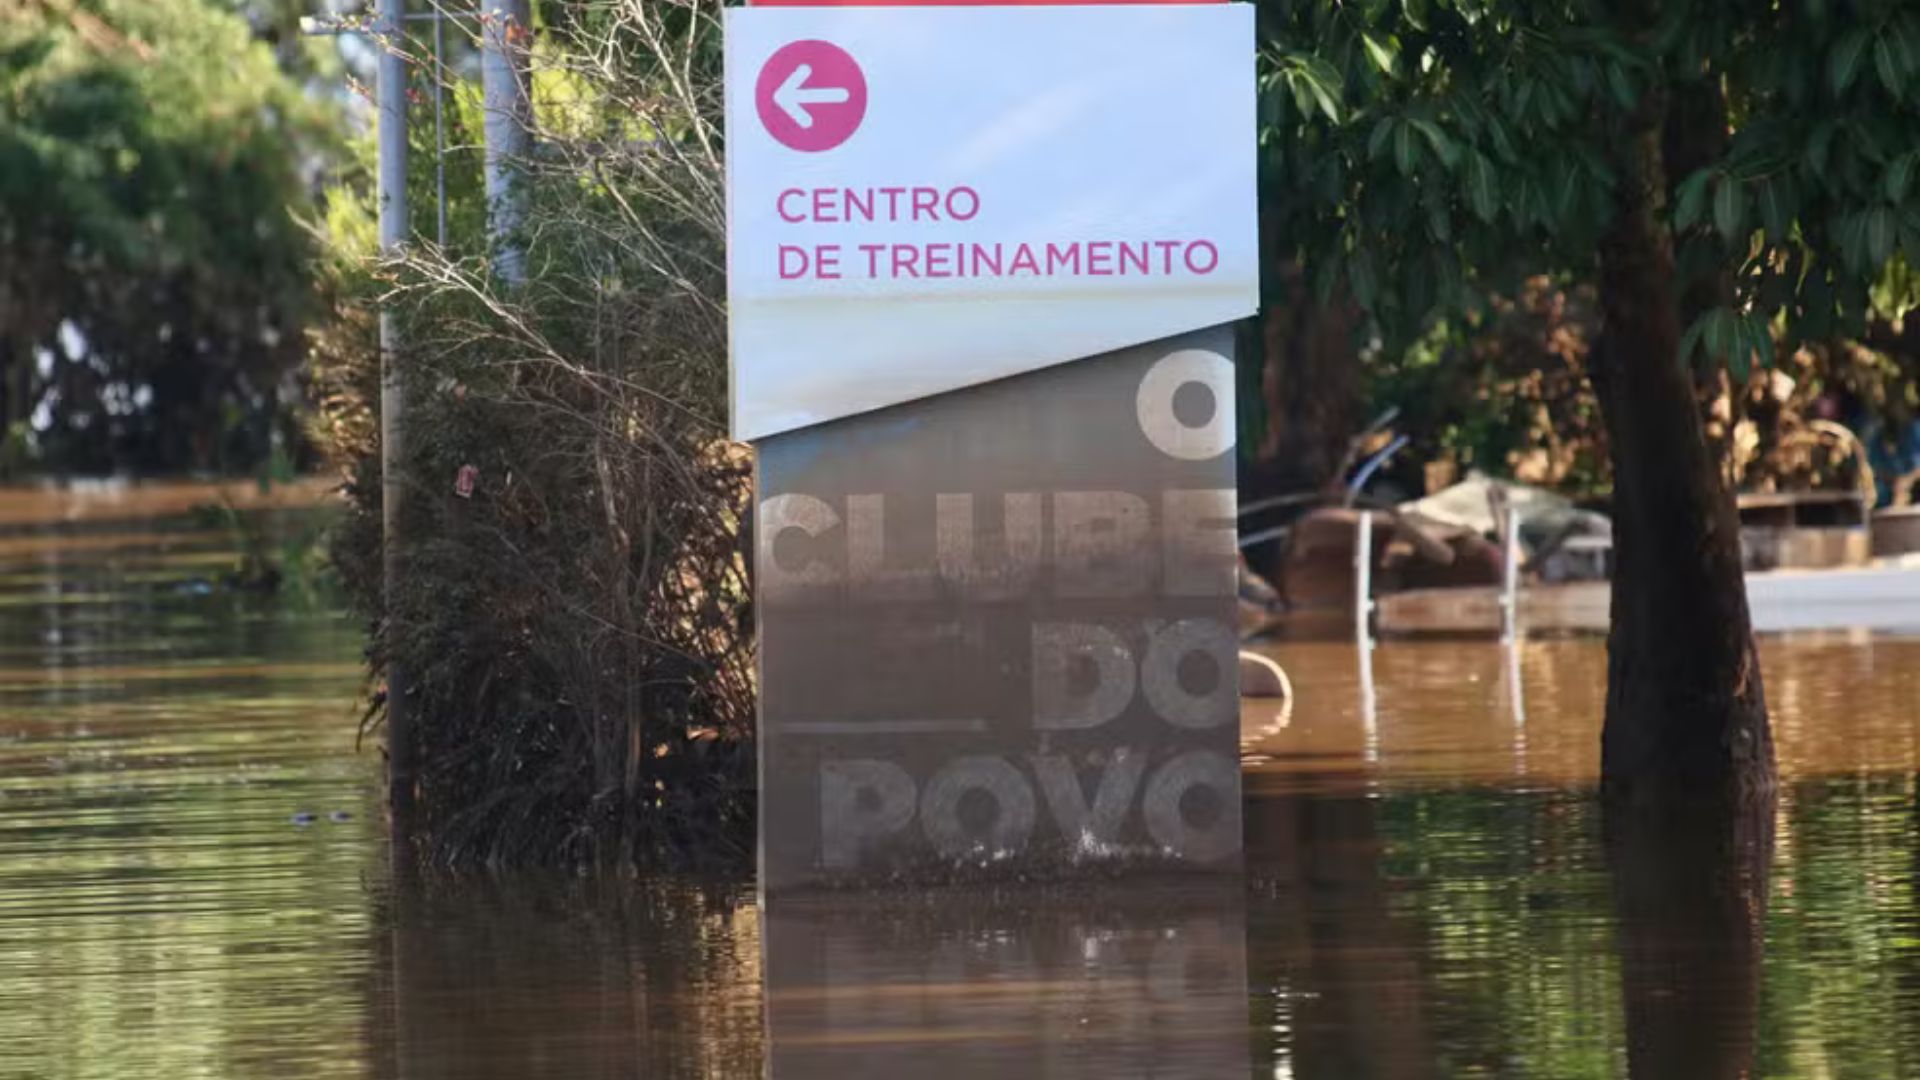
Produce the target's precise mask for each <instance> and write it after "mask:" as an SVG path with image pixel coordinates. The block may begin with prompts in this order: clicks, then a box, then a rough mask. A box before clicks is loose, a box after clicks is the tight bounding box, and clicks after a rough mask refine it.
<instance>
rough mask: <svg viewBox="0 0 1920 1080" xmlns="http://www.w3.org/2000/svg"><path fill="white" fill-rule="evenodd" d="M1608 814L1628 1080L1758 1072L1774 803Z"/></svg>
mask: <svg viewBox="0 0 1920 1080" xmlns="http://www.w3.org/2000/svg"><path fill="white" fill-rule="evenodd" d="M1604 813H1605V831H1606V850H1607V865H1608V867H1609V869H1610V870H1611V872H1612V880H1613V898H1614V911H1615V920H1616V925H1617V927H1618V930H1617V933H1618V938H1619V953H1620V991H1621V996H1622V998H1623V999H1624V1001H1625V1005H1626V1017H1627V1067H1628V1072H1629V1074H1630V1075H1632V1076H1633V1077H1635V1078H1636V1080H1648V1078H1658V1077H1676V1078H1699V1080H1711V1078H1715V1077H1743V1076H1750V1075H1752V1074H1753V1067H1754V1039H1755V1035H1756V1023H1757V1019H1758V1013H1757V1010H1758V1008H1759V1004H1760V978H1761V968H1762V948H1763V944H1762V943H1763V937H1762V933H1763V928H1764V925H1765V920H1766V908H1767V877H1768V872H1769V869H1770V867H1771V864H1772V857H1773V831H1774V800H1773V798H1772V796H1771V795H1768V796H1767V797H1765V798H1755V799H1753V800H1751V801H1749V802H1744V803H1733V802H1731V801H1729V800H1723V799H1694V800H1682V801H1677V802H1673V803H1668V804H1663V805H1653V806H1644V805H1609V806H1607V807H1606V809H1605V811H1604Z"/></svg>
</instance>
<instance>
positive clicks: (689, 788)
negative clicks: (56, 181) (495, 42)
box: [314, 3, 753, 863]
mask: <svg viewBox="0 0 1920 1080" xmlns="http://www.w3.org/2000/svg"><path fill="white" fill-rule="evenodd" d="M556 7H557V10H556V11H550V12H549V24H548V25H547V26H546V27H545V32H544V33H543V34H542V35H541V37H540V38H539V45H538V47H537V49H536V50H535V52H534V56H533V67H534V70H535V72H536V75H535V83H534V86H535V95H534V96H535V103H536V109H535V117H536V128H537V130H536V136H537V145H538V146H539V151H538V152H537V154H535V155H534V159H533V160H530V161H527V162H524V163H522V167H523V173H524V175H523V178H522V183H521V185H520V188H519V190H520V191H521V193H522V194H523V196H524V199H525V207H526V211H525V216H524V228H523V230H522V232H521V235H519V236H517V237H515V238H514V240H513V242H514V244H515V245H516V246H521V247H523V249H524V251H525V254H526V261H527V265H528V266H529V268H530V271H531V272H530V273H529V275H528V280H527V282H526V283H525V284H523V285H515V284H511V283H505V282H502V281H500V280H498V278H497V277H496V276H495V271H496V270H497V267H498V260H497V258H490V255H491V256H497V255H498V254H499V253H498V252H497V251H496V252H491V253H489V252H487V251H485V250H484V248H481V247H479V245H470V246H471V247H472V248H474V249H475V250H469V251H466V252H464V253H463V251H462V250H461V249H460V246H459V243H458V242H457V241H456V243H455V244H454V245H453V246H452V248H450V249H449V250H445V251H442V250H437V249H431V248H428V249H424V250H419V251H417V252H416V253H414V254H411V255H409V256H408V257H407V258H405V259H402V260H397V261H394V262H391V263H388V264H384V265H381V266H378V267H376V268H373V269H374V271H375V272H374V273H373V274H371V275H368V274H366V273H365V268H364V267H363V268H362V269H361V270H354V269H352V268H351V264H349V265H348V268H347V269H346V270H344V271H343V272H342V273H341V274H339V275H337V277H338V285H339V291H340V293H341V296H342V297H343V300H342V304H341V318H340V319H339V320H338V321H336V323H335V324H334V326H333V327H331V328H330V329H329V331H328V332H327V333H325V334H322V335H319V336H317V337H316V338H315V340H314V361H315V362H314V377H315V381H316V384H317V385H318V387H319V390H320V394H321V397H322V400H323V414H322V417H321V422H320V424H319V425H318V429H319V434H320V435H321V436H322V437H323V438H324V439H326V441H327V442H328V445H329V446H331V447H333V448H335V450H336V455H337V460H338V462H339V463H340V465H341V467H342V469H343V470H344V471H345V472H346V473H347V475H348V476H349V484H348V487H349V492H350V494H351V496H352V502H353V505H354V508H355V514H354V520H353V521H352V522H351V523H350V524H349V525H348V526H347V527H345V528H344V529H343V530H342V531H341V533H340V534H339V537H338V540H337V542H336V550H335V559H336V561H337V562H339V564H340V565H341V566H342V568H343V575H344V577H345V578H346V580H347V583H348V585H349V587H350V588H351V589H352V590H353V592H354V594H355V596H356V598H357V601H358V603H359V604H360V606H361V607H362V609H363V610H365V611H366V612H367V613H368V614H369V615H372V616H376V617H377V616H378V614H379V613H380V612H381V611H382V588H383V581H382V576H381V573H380V567H379V560H380V558H381V550H380V542H379V540H380V515H381V512H382V507H381V498H380V476H379V471H378V456H379V447H378V432H377V431H376V430H375V424H374V420H373V417H374V416H375V410H374V409H373V408H372V398H373V396H374V395H375V394H376V393H377V383H378V380H377V376H376V374H375V372H376V371H377V365H378V359H377V348H376V346H375V340H374V335H373V334H372V332H371V325H370V320H368V319H367V318H366V317H365V315H364V314H363V313H364V310H365V306H366V301H367V300H368V299H369V298H371V297H372V296H373V295H374V294H375V292H376V291H384V295H386V296H387V297H388V299H389V300H390V301H391V302H392V303H394V304H395V306H396V310H397V311H398V313H399V315H400V317H401V323H402V327H403V340H405V341H406V342H407V343H408V345H407V347H406V349H405V352H404V355H402V356H400V357H399V358H398V361H397V362H398V364H399V366H400V370H401V371H402V372H403V377H404V383H405V388H406V389H405V401H406V428H405V436H404V441H403V458H402V464H403V467H404V473H403V477H402V484H403V485H404V490H405V493H406V501H405V513H404V517H403V519H402V522H401V527H402V530H403V534H404V535H405V536H406V537H407V538H408V540H407V543H406V544H405V545H404V547H403V549H402V551H403V560H402V564H401V566H402V569H401V570H400V572H399V574H398V579H397V580H396V581H395V582H394V583H393V586H392V590H391V593H392V595H391V597H390V604H391V616H390V617H389V618H387V619H385V620H384V621H379V622H377V624H376V632H375V634H374V637H373V642H372V645H371V661H372V664H373V668H374V670H375V672H376V674H377V675H386V674H388V673H390V672H391V670H392V669H393V667H394V666H395V665H398V666H399V668H400V670H401V671H403V672H404V673H405V674H406V679H405V680H404V684H405V685H406V686H407V688H408V689H407V697H406V711H407V714H408V716H409V718H410V719H409V724H408V731H409V733H410V739H411V742H410V749H411V752H412V760H413V761H414V762H415V765H416V776H415V784H414V793H415V808H414V814H415V820H414V822H413V824H414V826H415V828H414V835H415V837H416V838H417V840H418V842H419V843H420V844H421V846H422V849H423V851H424V852H425V853H426V854H428V855H429V856H430V857H432V858H433V859H434V860H435V861H439V862H445V863H463V862H466V863H471V862H489V863H491V862H517V863H526V862H550V861H589V860H590V861H606V860H624V859H652V858H658V857H668V858H673V859H679V860H685V859H692V860H707V859H714V858H718V859H723V860H729V861H732V860H741V859H745V858H748V857H750V851H751V843H750V839H749V838H750V836H751V831H750V830H751V823H752V810H753V807H752V782H751V781H752V748H751V733H752V717H753V711H752V710H753V687H752V671H753V655H752V651H751V650H752V635H751V614H750V608H749V598H750V590H749V588H748V585H747V580H746V561H745V554H744V550H743V546H742V536H743V532H744V528H743V526H744V522H745V519H746V511H747V506H748V502H749V496H750V463H749V460H748V456H747V453H746V451H745V449H744V448H743V447H738V446H735V445H733V444H730V443H728V442H727V441H726V440H725V434H724V433H725V400H726V379H727V365H726V329H725V314H724V303H723V298H724V294H725V278H724V257H723V254H722V251H723V249H722V244H723V241H724V204H723V202H722V196H721V190H722V188H721V179H720V161H719V156H718V155H719V143H718V134H717V132H718V116H717V113H718V109H719V104H720V99H719V83H718V75H719V70H718V65H719V54H718V44H719V30H718V22H717V13H718V8H717V6H707V7H695V6H688V5H678V4H658V5H656V4H648V5H637V4H636V5H621V6H619V7H618V8H614V7H609V6H608V5H604V4H595V3H579V4H567V5H557V6H556ZM516 40H519V41H522V42H526V41H529V40H531V39H530V38H529V37H528V36H526V35H518V36H516ZM461 105H462V107H463V109H464V110H465V113H466V116H467V121H466V122H467V123H468V125H469V126H471V127H477V126H478V125H477V123H475V122H474V110H475V108H476V104H475V103H474V102H473V101H472V100H471V95H467V96H465V97H463V98H462V99H461ZM458 165H459V167H471V166H472V165H474V163H473V162H472V161H470V160H468V161H464V162H460V163H458ZM362 198H363V212H364V196H363V197H362ZM344 231H347V232H352V231H354V230H351V229H346V230H344ZM463 470H466V471H467V472H468V474H469V476H470V477H471V479H472V488H471V493H470V495H467V494H464V488H463V486H462V483H461V479H460V478H461V474H462V472H463ZM381 704H382V699H376V711H375V713H374V714H373V716H372V717H371V718H370V719H372V720H373V721H375V722H377V721H378V719H379V716H380V713H379V706H380V705H381Z"/></svg>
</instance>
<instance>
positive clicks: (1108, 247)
mask: <svg viewBox="0 0 1920 1080" xmlns="http://www.w3.org/2000/svg"><path fill="white" fill-rule="evenodd" d="M1087 276H1088V277H1112V276H1113V241H1111V240H1094V241H1092V242H1090V243H1088V244H1087Z"/></svg>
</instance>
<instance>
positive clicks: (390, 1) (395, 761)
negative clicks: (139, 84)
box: [377, 0, 413, 821]
mask: <svg viewBox="0 0 1920 1080" xmlns="http://www.w3.org/2000/svg"><path fill="white" fill-rule="evenodd" d="M379 3H380V6H379V8H378V18H379V33H380V35H381V36H382V37H383V38H384V39H385V40H384V41H382V47H381V51H380V66H379V74H378V87H377V93H378V96H379V101H378V104H379V112H380V116H379V129H378V130H379V144H378V145H379V156H380V161H379V171H380V175H379V198H380V254H381V256H382V257H385V258H391V257H392V256H394V255H397V254H399V253H400V252H401V250H403V249H404V248H405V247H406V243H407V232H408V228H409V226H408V220H407V63H406V59H405V58H404V57H403V56H402V55H401V52H400V42H399V38H400V33H401V22H402V19H403V17H404V16H405V14H406V0H379ZM400 344H401V342H400V330H399V326H398V324H397V322H396V320H395V318H394V313H393V311H392V310H391V309H389V308H385V307H383V308H381V310H380V499H381V532H382V539H381V549H382V550H381V555H382V561H381V569H382V575H383V588H384V590H385V606H386V619H387V636H388V640H389V641H392V640H394V638H395V634H394V621H395V619H396V612H395V603H394V597H395V595H396V592H397V589H396V583H397V582H398V581H399V580H400V576H401V574H402V573H403V572H404V569H403V568H404V562H403V560H402V558H401V554H402V550H403V548H404V541H405V536H404V534H403V527H404V520H405V519H404V516H403V515H402V513H401V503H402V501H403V496H404V492H405V486H404V485H403V484H402V482H401V475H400V474H401V464H400V463H401V449H402V447H403V445H404V443H403V441H402V432H403V431H404V425H403V419H404V415H405V410H406V400H405V397H404V396H403V395H402V393H401V389H402V386H401V372H400V363H399V351H400ZM409 719H410V718H409V716H408V715H407V680H406V678H405V672H404V671H403V669H402V667H401V665H400V663H399V662H398V660H397V658H395V657H394V656H393V655H392V653H391V651H389V655H388V658H387V798H388V802H389V805H390V806H391V808H392V810H393V812H394V817H395V820H396V821H398V820H400V819H401V817H402V816H403V815H404V814H405V812H406V811H407V810H409V809H411V807H412V805H413V739H412V734H413V733H412V730H411V727H410V725H409V723H408V721H409Z"/></svg>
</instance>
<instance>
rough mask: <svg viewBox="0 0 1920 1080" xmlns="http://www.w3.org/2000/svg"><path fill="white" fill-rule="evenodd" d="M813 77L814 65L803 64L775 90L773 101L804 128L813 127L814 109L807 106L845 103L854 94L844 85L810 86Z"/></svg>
mask: <svg viewBox="0 0 1920 1080" xmlns="http://www.w3.org/2000/svg"><path fill="white" fill-rule="evenodd" d="M812 77H813V65H811V64H801V65H799V66H798V67H796V68H794V69H793V72H792V73H791V74H789V75H788V76H787V77H786V79H785V80H784V81H782V82H781V83H780V89H778V90H775V91H774V92H773V103H774V104H775V105H778V106H780V109H781V111H782V112H785V113H786V114H787V115H788V116H790V117H792V118H793V122H794V123H796V124H799V125H800V126H801V127H803V128H811V127H813V110H811V109H809V108H807V106H809V105H844V104H846V102H847V99H848V98H849V97H851V96H852V95H851V94H850V93H849V92H848V90H847V88H846V87H844V86H808V85H807V84H806V83H807V80H808V79H810V78H812Z"/></svg>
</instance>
